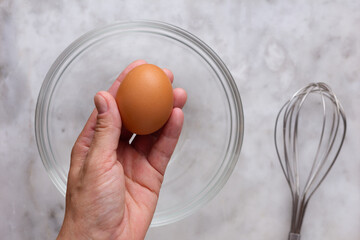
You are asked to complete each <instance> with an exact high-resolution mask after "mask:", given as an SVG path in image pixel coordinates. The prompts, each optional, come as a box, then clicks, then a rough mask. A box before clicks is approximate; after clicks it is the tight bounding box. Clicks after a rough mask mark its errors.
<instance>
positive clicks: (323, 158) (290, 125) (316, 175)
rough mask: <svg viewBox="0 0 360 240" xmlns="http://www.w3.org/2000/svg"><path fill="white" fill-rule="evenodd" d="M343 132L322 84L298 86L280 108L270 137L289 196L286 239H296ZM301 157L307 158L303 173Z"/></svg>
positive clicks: (341, 116)
mask: <svg viewBox="0 0 360 240" xmlns="http://www.w3.org/2000/svg"><path fill="white" fill-rule="evenodd" d="M316 117H317V118H316ZM316 123H318V126H316ZM301 126H302V127H303V128H301ZM345 133H346V117H345V113H344V110H343V108H342V106H341V104H340V103H339V101H338V99H337V97H336V96H335V94H334V92H333V91H332V90H331V88H330V87H329V86H328V85H327V84H325V83H321V82H320V83H311V84H309V85H308V86H306V87H304V88H302V89H300V90H299V91H298V92H296V93H295V94H294V96H293V97H292V98H291V99H290V100H289V101H288V102H286V103H285V105H284V106H283V107H282V108H281V110H280V112H279V114H278V116H277V118H276V123H275V134H274V139H275V147H276V152H277V155H278V157H279V161H280V164H281V167H282V170H283V172H284V174H285V177H286V180H287V182H288V184H289V187H290V190H291V196H292V219H291V229H290V233H289V240H299V239H300V230H301V225H302V223H303V219H304V214H305V210H306V207H307V206H308V203H309V200H310V198H311V197H312V195H313V194H314V192H315V191H316V189H317V188H318V187H319V186H320V184H321V183H322V181H323V180H324V178H325V177H326V175H327V174H328V173H329V171H330V169H331V167H332V166H333V164H334V162H335V160H336V158H337V157H338V155H339V152H340V149H341V147H342V145H343V142H344V139H345ZM300 137H302V138H300ZM309 148H310V149H312V150H313V151H314V152H313V154H312V156H311V157H310V156H307V155H309V154H310V152H312V151H310V150H309ZM305 160H310V161H311V162H310V164H308V168H310V171H305V172H307V174H304V165H305V166H306V164H305V162H306V161H305ZM304 175H305V176H304Z"/></svg>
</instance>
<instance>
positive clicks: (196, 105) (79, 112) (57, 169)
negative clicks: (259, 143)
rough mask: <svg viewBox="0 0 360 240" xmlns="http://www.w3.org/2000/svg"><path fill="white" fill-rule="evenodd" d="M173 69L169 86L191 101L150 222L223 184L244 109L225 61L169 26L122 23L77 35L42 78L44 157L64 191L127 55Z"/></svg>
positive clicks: (195, 204)
mask: <svg viewBox="0 0 360 240" xmlns="http://www.w3.org/2000/svg"><path fill="white" fill-rule="evenodd" d="M136 59H144V60H146V61H147V62H148V63H152V64H156V65H158V66H160V67H166V68H168V69H171V71H172V72H173V73H174V76H175V79H174V83H173V87H174V88H175V87H181V88H184V89H185V90H186V91H187V93H188V101H187V104H186V105H185V107H184V109H183V111H184V115H185V121H184V127H183V130H182V133H181V137H180V139H179V142H178V145H177V147H176V149H175V152H174V154H173V156H172V158H171V160H170V163H169V165H168V168H167V170H166V174H165V178H164V183H163V186H162V188H161V192H160V197H159V201H158V205H157V208H156V212H155V215H154V218H153V221H152V223H151V225H152V226H160V225H165V224H168V223H171V222H175V221H177V220H180V219H182V218H184V217H186V216H188V215H190V214H191V213H193V212H194V211H195V210H196V209H199V208H200V207H201V206H203V205H204V204H205V203H207V202H208V201H209V200H210V199H212V198H213V197H214V196H215V195H216V194H217V193H218V192H219V190H220V189H221V188H222V187H223V186H224V184H225V183H226V181H227V179H228V178H229V176H230V174H231V172H232V171H233V169H234V167H235V164H236V162H237V160H238V157H239V154H240V148H241V144H242V138H243V127H244V124H243V111H242V104H241V100H240V95H239V92H238V89H237V87H236V84H235V82H234V80H233V78H232V76H231V74H230V72H229V70H228V69H227V68H226V66H225V64H224V63H223V62H222V60H221V59H220V58H219V57H218V56H217V55H216V53H215V52H214V51H213V50H212V49H211V48H210V47H208V46H207V45H206V44H205V43H204V42H202V41H201V40H199V39H198V38H197V37H195V36H194V35H192V34H190V33H189V32H187V31H184V30H183V29H181V28H178V27H175V26H173V25H170V24H167V23H162V22H155V21H130V22H119V23H115V24H112V25H108V26H105V27H102V28H100V29H96V30H94V31H91V32H89V33H86V34H85V35H83V36H81V37H80V38H79V39H77V40H76V41H74V42H73V43H72V44H71V45H70V46H69V47H68V48H66V49H65V50H64V51H63V52H62V53H61V55H60V56H59V57H58V58H57V59H56V61H55V62H54V64H53V65H52V66H51V68H50V70H49V72H48V73H47V75H46V77H45V79H44V82H43V84H42V87H41V90H40V93H39V97H38V101H37V106H36V116H35V131H36V141H37V145H38V149H39V153H40V156H41V159H42V161H43V164H44V166H45V168H46V170H47V172H48V174H49V176H50V178H51V180H52V181H53V182H54V184H55V185H56V187H57V188H58V189H59V191H60V192H61V193H62V194H63V195H65V192H66V182H67V173H68V170H69V163H70V152H71V148H72V146H73V144H74V142H75V140H76V138H77V136H78V134H79V133H80V131H81V129H82V128H83V126H84V124H85V122H86V120H87V118H88V117H89V115H90V113H91V111H92V110H93V108H94V104H93V97H94V95H95V93H96V92H98V91H100V90H106V89H108V87H109V86H110V85H111V84H112V82H113V81H114V80H115V79H116V77H117V76H118V74H119V73H120V72H121V71H122V70H123V69H124V68H125V67H126V66H127V65H128V64H129V63H131V62H132V61H134V60H136Z"/></svg>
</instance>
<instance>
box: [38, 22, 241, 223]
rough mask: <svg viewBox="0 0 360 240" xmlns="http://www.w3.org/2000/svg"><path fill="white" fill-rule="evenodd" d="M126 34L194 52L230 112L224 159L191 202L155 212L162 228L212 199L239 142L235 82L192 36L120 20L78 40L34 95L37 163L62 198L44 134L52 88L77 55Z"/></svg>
mask: <svg viewBox="0 0 360 240" xmlns="http://www.w3.org/2000/svg"><path fill="white" fill-rule="evenodd" d="M126 31H129V32H148V33H154V34H159V35H163V36H165V37H169V38H172V39H175V40H176V41H179V42H180V43H182V44H184V45H186V46H187V47H190V48H191V49H192V50H194V51H196V52H197V53H198V54H199V55H200V56H201V57H202V58H203V59H204V60H205V61H206V62H207V63H208V64H209V65H210V66H211V67H212V69H213V70H214V71H215V72H216V74H217V75H218V76H219V78H220V77H222V78H221V79H220V81H221V84H222V86H223V88H224V90H225V92H226V95H227V101H228V104H229V109H230V112H229V114H230V121H231V124H230V126H231V134H230V140H229V145H228V151H227V154H226V156H225V157H224V159H223V161H222V164H221V166H220V168H219V169H218V171H217V173H216V174H215V176H214V177H213V179H212V180H211V181H210V182H209V183H208V184H207V186H205V188H204V189H203V190H202V191H201V192H200V193H198V194H197V196H196V197H195V198H194V199H193V200H192V201H191V202H189V203H187V204H186V205H184V206H182V207H180V208H178V209H171V211H170V212H167V213H160V214H157V213H155V216H154V218H153V221H152V223H151V226H162V225H166V224H169V223H173V222H176V221H178V220H181V219H183V218H185V217H187V216H189V215H191V214H192V213H194V212H195V211H196V210H197V209H199V208H200V207H202V206H204V205H205V204H206V203H207V202H209V201H210V200H211V199H212V198H213V197H215V195H216V194H217V193H218V192H219V191H220V190H221V189H222V187H223V186H224V185H225V183H226V182H227V180H228V179H229V177H230V175H231V173H232V171H233V170H234V168H235V165H236V163H237V161H238V158H239V155H240V150H241V147H242V142H243V135H244V114H243V108H242V102H241V98H240V94H239V91H238V89H237V86H236V83H235V81H234V79H233V77H232V75H231V73H230V71H229V70H228V68H227V67H226V65H225V64H224V63H223V61H222V60H221V59H220V57H219V56H218V55H217V54H216V53H215V52H214V51H213V50H212V49H211V48H210V47H209V46H207V45H206V44H205V43H204V42H203V41H202V40H200V39H199V38H197V37H196V36H194V35H193V34H191V33H189V32H187V31H185V30H183V29H181V28H179V27H176V26H174V25H171V24H168V23H164V22H160V21H150V20H134V21H120V22H116V23H113V24H110V25H106V26H103V27H100V28H97V29H95V30H92V31H90V32H88V33H85V34H84V35H82V36H81V37H79V38H78V39H77V40H75V41H74V42H73V43H71V44H70V45H69V46H68V47H67V48H66V49H65V50H64V51H63V52H62V53H61V54H60V55H59V57H58V58H57V59H56V60H55V62H54V63H53V64H52V66H51V67H50V69H49V71H48V73H47V74H46V76H45V79H44V81H43V84H42V86H41V89H40V92H39V95H38V99H37V104H36V110H35V137H36V143H37V147H38V151H39V154H40V157H41V160H42V162H43V165H44V167H45V169H46V171H47V173H48V175H49V177H50V179H51V180H52V182H53V183H54V184H55V186H56V187H57V189H58V190H59V191H60V192H61V193H62V194H63V195H65V192H66V186H64V183H63V181H62V180H61V179H60V177H59V176H60V174H61V173H59V172H58V169H59V166H57V162H56V161H55V158H54V157H53V154H52V152H51V146H50V141H49V135H48V112H49V111H48V109H49V107H50V102H51V97H52V93H53V91H54V89H55V87H56V83H57V82H58V80H59V79H60V78H61V74H62V72H63V71H65V70H66V66H68V65H69V64H71V62H72V60H73V59H75V58H76V57H77V56H78V54H80V53H81V52H82V51H84V50H86V49H87V48H88V47H89V46H90V45H92V44H93V43H95V42H97V41H99V40H102V39H105V38H106V37H108V36H111V35H112V34H116V33H119V32H126Z"/></svg>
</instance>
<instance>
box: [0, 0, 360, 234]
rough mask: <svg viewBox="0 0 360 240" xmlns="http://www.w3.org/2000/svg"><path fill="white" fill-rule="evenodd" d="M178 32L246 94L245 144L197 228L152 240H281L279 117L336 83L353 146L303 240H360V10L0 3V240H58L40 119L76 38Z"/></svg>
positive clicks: (315, 5)
mask: <svg viewBox="0 0 360 240" xmlns="http://www.w3.org/2000/svg"><path fill="white" fill-rule="evenodd" d="M129 19H152V20H161V21H165V22H169V23H172V24H175V25H177V26H180V27H182V28H184V29H186V30H188V31H190V32H191V33H193V34H195V35H196V36H198V37H199V38H200V39H202V40H204V41H205V42H206V43H207V44H208V45H209V46H210V47H212V48H213V49H214V50H215V52H217V53H218V55H219V56H220V57H221V58H222V59H223V60H224V62H225V63H226V64H227V66H228V68H229V69H230V71H231V73H232V74H233V76H234V78H235V80H236V83H237V86H238V88H239V91H240V93H241V97H242V101H243V106H244V112H245V137H244V144H243V148H242V152H241V156H240V159H239V162H238V164H237V166H236V168H235V170H234V172H233V175H232V176H231V178H230V179H229V181H228V183H227V184H226V185H225V187H224V189H223V190H222V191H221V192H220V193H219V195H218V196H217V197H215V198H214V199H213V200H212V201H211V202H210V203H208V204H207V205H206V206H205V207H203V208H202V209H201V210H200V211H198V212H196V213H195V214H194V215H192V216H191V217H189V218H187V219H184V220H182V221H180V222H178V223H174V224H171V225H168V226H164V227H159V228H152V229H150V230H149V232H148V236H147V239H149V240H150V239H207V240H208V239H214V240H215V239H248V240H250V239H254V240H255V239H286V238H287V234H288V230H289V219H290V215H289V210H290V195H289V191H288V186H287V185H286V181H285V178H284V177H283V175H282V172H281V169H280V166H279V164H278V160H277V159H276V153H275V149H274V144H273V125H274V120H275V117H276V114H277V111H278V110H279V108H280V106H281V105H282V103H283V102H284V101H286V100H287V99H288V98H289V97H290V95H291V94H292V93H293V92H295V91H296V90H297V89H299V88H300V87H302V86H304V85H305V84H307V83H308V82H311V81H324V82H327V83H329V84H330V85H331V86H332V88H333V89H334V91H335V92H336V94H337V96H338V98H339V99H340V101H341V102H342V104H343V107H344V109H345V111H346V114H347V118H348V134H347V138H346V141H345V144H344V147H343V150H342V152H341V154H340V157H339V159H338V162H337V163H336V164H335V166H334V168H333V169H332V172H331V173H330V175H329V176H328V178H327V179H326V181H325V182H324V184H323V185H322V186H321V188H320V189H319V190H318V192H317V193H316V194H315V195H314V197H313V199H312V202H311V203H310V205H309V208H308V210H307V215H306V218H305V221H304V226H303V237H302V239H329V240H330V239H334V240H335V239H349V240H350V239H354V240H355V239H358V238H359V236H360V229H359V225H360V204H359V203H360V173H359V171H360V161H359V156H360V148H359V146H360V120H359V119H360V111H359V107H358V106H359V104H360V93H359V92H360V31H359V27H358V26H359V25H360V2H359V1H351V0H348V1H300V0H294V1H280V0H271V1H270V0H269V1H246V0H244V1H236V0H226V1H205V0H201V1H191V0H186V1H182V0H175V1H165V0H161V1H156V2H149V1H145V0H142V1H115V0H110V1H107V2H106V3H105V2H101V1H64V0H62V1H45V0H42V1H24V0H0V182H1V187H0V212H1V215H0V236H1V239H54V238H55V237H56V235H57V232H58V231H59V228H60V226H61V221H62V217H63V213H64V198H63V197H62V196H61V194H60V193H58V191H57V189H56V188H55V186H54V185H53V184H52V182H51V181H50V179H49V177H48V176H47V174H46V171H45V169H44V167H43V166H42V163H41V160H40V157H39V155H38V152H37V148H36V142H35V138H34V112H35V104H36V98H37V95H38V92H39V90H40V87H41V84H42V80H43V78H44V76H45V74H46V72H47V70H48V69H49V67H50V65H51V64H52V62H53V61H54V60H55V58H56V57H57V56H58V55H59V54H60V52H61V51H62V50H63V49H64V48H65V47H67V45H68V44H70V43H71V42H72V41H73V40H74V39H76V38H77V37H79V36H80V35H81V34H83V33H85V32H87V31H89V30H91V29H93V28H94V27H98V26H101V25H104V24H107V23H112V22H114V21H117V20H129Z"/></svg>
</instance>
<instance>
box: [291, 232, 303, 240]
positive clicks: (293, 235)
mask: <svg viewBox="0 0 360 240" xmlns="http://www.w3.org/2000/svg"><path fill="white" fill-rule="evenodd" d="M289 240H300V234H299V233H290V234H289Z"/></svg>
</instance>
